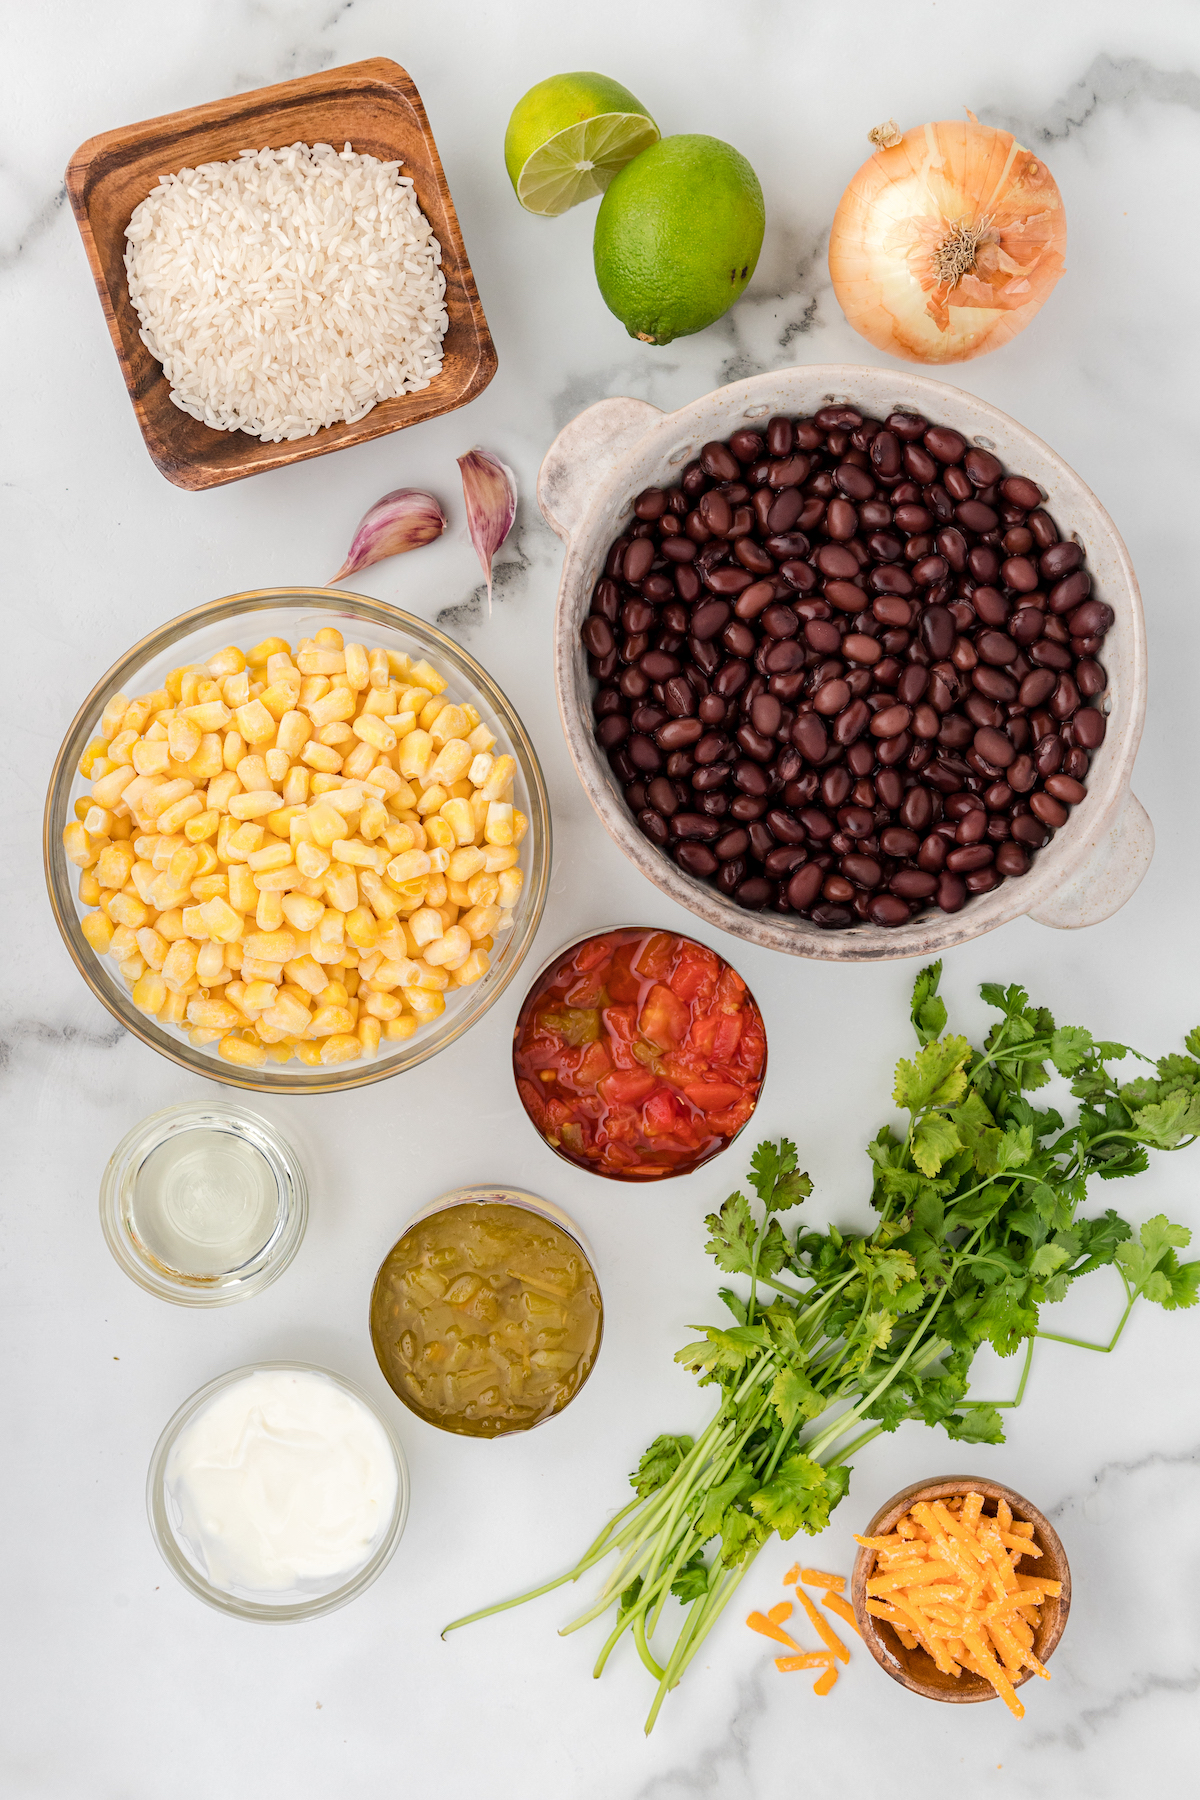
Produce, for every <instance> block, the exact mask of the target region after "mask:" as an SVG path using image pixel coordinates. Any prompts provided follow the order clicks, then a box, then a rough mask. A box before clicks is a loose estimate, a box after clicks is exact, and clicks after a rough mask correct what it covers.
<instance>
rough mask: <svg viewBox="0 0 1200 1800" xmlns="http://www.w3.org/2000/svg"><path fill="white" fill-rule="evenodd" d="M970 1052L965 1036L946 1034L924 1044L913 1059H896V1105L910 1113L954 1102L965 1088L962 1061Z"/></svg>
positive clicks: (949, 1104)
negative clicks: (931, 1042)
mask: <svg viewBox="0 0 1200 1800" xmlns="http://www.w3.org/2000/svg"><path fill="white" fill-rule="evenodd" d="M970 1056H971V1046H970V1044H969V1043H968V1042H967V1040H966V1038H964V1037H948V1038H939V1039H938V1041H937V1043H936V1044H926V1045H925V1046H924V1047H923V1048H922V1049H921V1050H919V1051H918V1052H917V1055H916V1058H915V1060H914V1061H912V1062H909V1061H907V1060H902V1061H900V1062H898V1063H897V1064H896V1085H895V1088H894V1090H893V1098H894V1099H895V1102H896V1105H897V1106H899V1107H903V1108H904V1109H906V1110H907V1111H908V1112H913V1113H916V1112H921V1111H923V1110H924V1108H925V1107H927V1106H953V1105H954V1102H955V1101H956V1100H958V1099H960V1098H961V1096H962V1094H963V1092H964V1090H965V1088H966V1085H967V1077H966V1074H965V1073H964V1070H963V1065H964V1063H966V1062H968V1061H969V1060H970Z"/></svg>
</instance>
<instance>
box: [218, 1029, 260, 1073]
mask: <svg viewBox="0 0 1200 1800" xmlns="http://www.w3.org/2000/svg"><path fill="white" fill-rule="evenodd" d="M217 1055H218V1056H220V1057H223V1058H224V1060H225V1061H226V1062H228V1063H233V1064H235V1065H236V1066H237V1067H238V1068H240V1069H261V1068H262V1066H263V1064H264V1063H265V1062H266V1060H267V1051H266V1046H265V1045H264V1044H262V1043H261V1042H256V1041H254V1040H252V1039H250V1038H245V1037H242V1036H241V1034H240V1033H236V1032H230V1034H229V1036H228V1037H223V1038H222V1039H221V1041H220V1043H219V1044H218V1045H217Z"/></svg>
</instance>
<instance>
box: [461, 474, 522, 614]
mask: <svg viewBox="0 0 1200 1800" xmlns="http://www.w3.org/2000/svg"><path fill="white" fill-rule="evenodd" d="M458 466H459V468H460V469H461V470H462V484H463V499H464V500H465V502H466V507H467V529H468V531H469V532H470V534H471V542H472V543H473V544H474V546H475V554H476V555H477V556H478V558H479V565H480V567H481V568H482V570H483V573H484V576H485V578H486V580H487V595H488V611H489V612H490V611H491V610H492V558H493V557H494V556H495V554H496V552H497V550H498V549H499V548H500V546H501V544H502V543H503V542H504V540H505V538H506V537H507V536H508V534H509V532H510V531H511V530H512V525H513V520H514V519H515V518H516V516H517V478H516V476H515V475H514V474H513V472H512V470H511V469H510V468H509V467H508V464H507V463H502V462H501V461H500V460H499V458H498V457H495V456H492V455H490V454H489V452H488V451H486V450H481V449H480V448H479V446H478V445H476V447H475V448H474V450H468V451H467V454H466V455H465V456H460V457H459V459H458Z"/></svg>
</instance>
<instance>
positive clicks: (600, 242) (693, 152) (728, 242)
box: [593, 133, 765, 344]
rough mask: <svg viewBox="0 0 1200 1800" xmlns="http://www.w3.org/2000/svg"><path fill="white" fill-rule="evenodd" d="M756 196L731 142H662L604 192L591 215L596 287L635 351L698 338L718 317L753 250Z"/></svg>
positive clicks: (759, 200) (758, 223)
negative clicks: (635, 342) (637, 343)
mask: <svg viewBox="0 0 1200 1800" xmlns="http://www.w3.org/2000/svg"><path fill="white" fill-rule="evenodd" d="M764 218H765V213H764V209H763V197H762V189H761V187H760V186H759V185H758V177H757V175H756V174H755V173H754V170H753V169H752V168H751V167H750V164H749V163H748V162H747V161H746V159H745V157H744V156H742V155H741V154H740V152H738V151H737V150H735V149H734V148H733V145H732V144H725V143H722V141H721V139H720V138H714V137H704V136H701V135H700V134H698V133H694V134H684V135H681V136H679V137H669V138H662V139H660V141H659V142H658V143H656V144H651V145H650V146H649V148H648V149H645V150H643V151H642V153H641V155H640V156H636V157H634V159H633V161H632V162H631V163H628V164H627V165H626V166H625V168H623V169H622V170H621V172H620V174H618V175H617V176H615V177H614V179H613V180H612V182H611V183H610V185H609V188H608V191H607V193H606V194H605V196H604V199H603V200H602V201H601V203H600V211H599V212H598V214H597V215H596V236H595V240H594V244H593V249H594V254H595V259H596V280H597V281H598V282H599V284H600V292H601V294H602V295H603V296H604V303H605V305H606V306H607V307H608V309H609V311H610V312H614V313H615V314H616V315H617V317H618V319H620V321H621V323H622V324H623V325H624V327H625V329H626V331H628V333H629V335H630V337H636V338H640V339H641V341H642V342H643V343H644V344H669V343H670V342H671V340H672V338H677V337H687V336H689V335H690V334H691V333H692V332H693V331H703V330H704V328H705V326H706V325H711V324H712V323H713V320H714V319H719V318H720V317H721V314H722V313H724V312H727V311H728V310H729V308H730V307H731V306H732V305H733V303H734V301H735V300H736V299H737V298H738V297H739V295H740V294H741V293H742V290H743V289H744V288H745V286H746V283H747V282H748V281H749V279H750V277H751V276H752V275H753V273H754V266H755V264H756V263H757V261H758V253H759V251H760V250H761V249H762V240H763V224H764Z"/></svg>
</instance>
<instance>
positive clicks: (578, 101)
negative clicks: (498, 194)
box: [504, 69, 659, 218]
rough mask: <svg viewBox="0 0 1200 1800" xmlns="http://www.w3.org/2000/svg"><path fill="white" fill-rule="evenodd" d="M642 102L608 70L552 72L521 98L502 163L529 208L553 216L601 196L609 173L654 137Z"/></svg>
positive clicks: (506, 138)
mask: <svg viewBox="0 0 1200 1800" xmlns="http://www.w3.org/2000/svg"><path fill="white" fill-rule="evenodd" d="M658 137H659V130H658V126H657V125H656V124H655V123H654V120H653V119H652V118H651V117H650V115H649V113H648V112H647V111H646V109H645V107H644V106H643V105H642V103H641V101H640V100H638V99H636V98H635V97H634V95H632V94H631V93H630V92H629V89H628V88H624V87H622V86H621V84H620V83H619V82H617V81H611V80H610V79H609V78H608V76H607V75H597V74H595V73H594V72H592V71H590V70H586V69H580V70H577V71H576V72H575V73H574V74H570V75H551V76H550V77H549V78H548V79H547V80H545V81H539V82H538V84H537V86H536V87H532V88H530V90H529V92H528V93H527V94H525V95H524V96H523V97H522V98H521V99H520V100H518V102H517V104H516V106H515V107H514V108H513V114H512V118H511V119H510V120H509V122H508V130H507V131H506V132H505V134H504V161H505V164H506V166H507V169H508V173H509V178H510V179H511V181H512V184H513V187H514V189H515V190H516V195H517V199H518V200H519V201H520V202H521V205H522V206H523V207H524V208H525V210H526V211H527V212H532V213H539V214H541V215H542V216H543V217H545V218H555V217H557V215H558V214H559V213H564V212H566V211H567V209H568V207H572V206H577V205H578V204H579V202H580V201H581V200H590V199H592V198H593V197H594V196H595V195H596V194H602V193H603V192H604V190H605V189H606V188H607V186H608V184H609V182H610V181H611V180H612V178H613V176H614V175H616V174H617V173H618V171H619V170H621V169H623V168H624V167H625V165H626V163H629V162H632V161H633V158H634V157H635V156H637V155H639V154H640V152H641V151H643V150H644V149H645V148H646V147H647V145H648V144H653V143H656V142H657V141H658Z"/></svg>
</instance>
